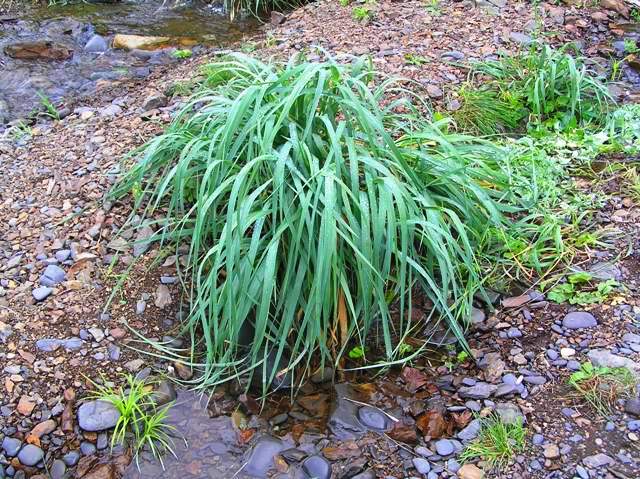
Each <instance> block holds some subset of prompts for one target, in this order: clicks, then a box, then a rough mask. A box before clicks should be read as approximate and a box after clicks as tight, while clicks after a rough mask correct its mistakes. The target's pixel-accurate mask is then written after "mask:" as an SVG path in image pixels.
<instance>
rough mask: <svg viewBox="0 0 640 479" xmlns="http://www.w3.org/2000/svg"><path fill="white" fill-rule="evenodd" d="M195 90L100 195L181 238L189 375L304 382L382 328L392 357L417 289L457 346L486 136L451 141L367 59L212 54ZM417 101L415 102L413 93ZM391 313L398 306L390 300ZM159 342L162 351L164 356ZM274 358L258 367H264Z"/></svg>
mask: <svg viewBox="0 0 640 479" xmlns="http://www.w3.org/2000/svg"><path fill="white" fill-rule="evenodd" d="M206 71H207V72H208V73H207V75H208V78H207V80H206V81H205V83H204V85H205V87H204V89H203V90H202V91H201V92H200V93H198V94H197V95H195V96H194V97H193V98H192V99H191V100H190V101H189V102H188V103H187V104H186V106H185V108H184V109H183V110H182V112H181V113H180V114H179V115H178V116H177V118H176V119H175V121H174V122H173V123H172V124H171V126H170V127H169V128H168V130H167V131H166V132H165V133H164V134H163V135H161V136H159V137H157V138H155V139H154V140H152V141H151V142H149V143H148V144H147V145H146V146H144V147H143V148H142V149H141V150H140V151H138V152H137V154H136V160H137V161H136V163H135V164H134V165H133V167H132V168H131V169H130V170H129V171H128V172H127V173H126V175H125V176H124V177H122V178H121V179H120V181H119V182H118V184H117V186H116V188H115V189H114V191H113V192H112V194H113V196H114V197H116V198H122V197H123V196H125V195H129V194H130V193H131V192H132V191H139V192H140V193H139V194H137V195H136V202H135V208H134V209H135V211H136V213H138V214H141V216H143V217H145V218H147V219H154V220H156V222H157V224H158V227H159V232H158V236H160V237H162V239H163V241H164V242H165V243H169V244H173V245H175V246H176V247H179V246H180V245H181V244H182V243H185V242H187V243H189V244H190V246H189V253H188V255H187V258H188V260H189V269H188V273H189V274H190V275H191V280H192V281H191V283H192V284H193V287H192V289H191V290H190V299H191V312H190V316H189V323H188V327H189V328H190V329H191V331H192V332H193V337H194V338H195V339H197V340H196V341H195V342H196V344H195V348H196V352H198V351H203V356H202V361H201V362H200V363H199V364H198V365H197V367H198V369H200V370H202V373H203V374H202V376H200V378H199V379H198V381H199V384H200V385H201V386H209V385H211V384H214V383H218V382H220V381H225V380H228V379H230V378H235V377H238V376H241V375H244V374H249V375H257V377H258V378H259V380H260V382H261V384H262V386H263V389H264V390H265V391H266V388H267V386H268V385H269V384H270V383H272V382H273V381H274V378H276V376H277V375H281V374H283V373H289V374H291V375H292V376H294V378H295V379H294V382H298V381H300V382H301V381H302V380H303V379H304V377H305V376H306V375H307V374H308V373H309V371H312V370H314V367H312V366H315V364H314V363H320V364H326V363H330V364H334V363H336V362H337V361H338V360H339V358H341V357H343V356H346V352H347V351H349V350H352V348H353V347H354V346H360V347H361V348H362V351H365V350H366V351H370V349H369V348H365V343H367V340H369V342H372V339H373V338H375V339H377V342H376V347H375V348H374V349H376V348H377V350H378V351H379V355H378V358H376V359H380V356H381V357H382V362H381V363H378V362H377V361H367V359H366V358H364V360H365V361H364V362H365V364H368V365H369V366H370V367H374V366H375V367H378V366H381V365H385V364H389V363H390V362H393V361H395V360H405V359H406V358H400V356H401V355H400V349H401V345H402V344H403V343H404V342H403V340H404V338H406V337H407V336H408V335H410V334H411V333H412V332H413V331H415V328H416V327H420V328H421V327H424V324H423V321H420V322H418V323H416V322H412V320H411V314H409V313H410V311H411V298H412V295H413V294H414V292H415V291H417V290H419V291H420V292H421V294H423V295H424V296H426V297H427V298H428V299H429V300H430V301H431V302H432V303H433V305H434V313H435V314H434V318H440V319H438V320H442V321H446V323H447V324H448V326H449V327H450V328H451V330H452V331H453V333H454V334H455V335H456V336H457V337H458V338H459V339H460V340H461V341H464V338H463V332H464V318H467V317H468V315H469V312H470V307H471V302H472V299H473V296H474V294H475V293H476V292H478V291H480V290H481V280H480V277H479V275H478V264H477V262H476V257H475V255H474V248H475V245H476V244H477V241H478V240H479V237H480V235H481V231H482V230H484V229H485V228H486V227H487V225H488V224H493V223H494V222H495V223H499V222H500V221H501V215H500V212H499V210H498V209H497V208H496V203H495V201H494V200H493V198H492V195H493V192H491V190H489V189H486V188H484V187H482V185H481V181H483V180H484V179H486V178H495V177H496V176H499V173H498V172H495V171H493V170H490V169H488V168H485V166H484V159H483V158H484V156H482V155H478V154H477V153H476V152H477V151H478V150H482V149H484V150H486V156H488V157H491V154H490V151H493V150H494V149H493V148H492V147H491V146H490V145H488V144H484V143H482V144H480V145H476V146H475V147H474V146H473V144H472V141H475V140H473V139H469V138H468V137H464V136H461V135H449V134H447V133H446V132H445V131H443V130H442V129H441V126H440V125H437V124H436V125H434V124H431V123H429V122H427V121H425V120H424V119H422V117H421V116H420V115H419V114H418V113H417V112H416V110H415V108H414V107H413V106H412V104H411V103H410V102H409V101H408V100H407V99H406V98H404V99H403V98H401V97H400V98H399V99H398V100H395V101H391V102H386V103H384V106H383V103H382V100H383V99H385V98H387V95H388V94H390V93H391V92H393V91H395V93H396V94H400V95H401V96H402V95H403V96H405V97H406V96H407V95H408V93H407V92H405V91H402V90H394V88H396V87H395V86H394V85H395V83H393V82H390V81H383V82H381V83H379V84H378V86H374V87H372V86H371V85H372V83H371V82H372V80H373V78H374V74H375V73H374V72H373V71H372V70H371V65H370V63H369V62H368V61H365V60H357V61H354V63H352V64H351V65H346V66H345V65H339V64H336V63H334V62H332V61H328V62H325V63H307V62H302V63H295V62H290V63H288V64H286V65H270V64H265V63H262V62H260V61H258V60H255V59H252V58H248V57H245V56H242V55H233V56H231V57H227V58H223V59H221V60H219V61H218V62H216V63H214V64H212V65H210V66H209V67H208V68H207V69H206ZM416 101H417V100H416ZM393 310H395V311H397V313H396V314H394V313H393V312H392V311H393ZM165 352H166V354H170V351H165ZM274 363H275V364H278V365H281V367H279V368H270V367H269V366H268V364H274Z"/></svg>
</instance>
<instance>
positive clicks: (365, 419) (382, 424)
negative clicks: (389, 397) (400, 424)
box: [358, 406, 387, 431]
mask: <svg viewBox="0 0 640 479" xmlns="http://www.w3.org/2000/svg"><path fill="white" fill-rule="evenodd" d="M358 419H359V420H360V422H361V423H362V424H363V425H364V426H366V427H368V428H370V429H375V430H377V431H384V430H385V429H386V428H387V418H386V416H385V415H384V414H383V413H382V412H381V411H379V410H378V409H376V408H373V407H370V406H363V407H361V408H360V409H358Z"/></svg>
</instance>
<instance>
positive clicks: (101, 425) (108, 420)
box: [78, 400, 120, 432]
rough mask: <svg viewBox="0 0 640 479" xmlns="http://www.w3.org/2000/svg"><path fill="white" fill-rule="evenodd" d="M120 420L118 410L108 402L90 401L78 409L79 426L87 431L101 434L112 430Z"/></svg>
mask: <svg viewBox="0 0 640 479" xmlns="http://www.w3.org/2000/svg"><path fill="white" fill-rule="evenodd" d="M118 419H120V413H119V412H118V410H117V409H116V408H115V407H114V406H113V405H112V404H111V403H110V402H107V401H101V400H96V401H90V402H86V403H84V404H82V405H81V406H80V407H79V408H78V424H79V425H80V428H81V429H83V430H85V431H90V432H99V431H104V430H106V429H110V428H112V427H114V426H115V425H116V423H117V422H118Z"/></svg>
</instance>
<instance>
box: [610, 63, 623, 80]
mask: <svg viewBox="0 0 640 479" xmlns="http://www.w3.org/2000/svg"><path fill="white" fill-rule="evenodd" d="M622 62H623V61H622V60H612V61H611V76H610V77H609V79H610V80H611V81H618V80H620V77H621V76H622Z"/></svg>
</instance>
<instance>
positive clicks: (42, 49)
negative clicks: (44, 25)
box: [4, 40, 73, 60]
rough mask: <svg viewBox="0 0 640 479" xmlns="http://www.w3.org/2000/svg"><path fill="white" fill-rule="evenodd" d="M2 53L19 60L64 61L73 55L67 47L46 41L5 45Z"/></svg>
mask: <svg viewBox="0 0 640 479" xmlns="http://www.w3.org/2000/svg"><path fill="white" fill-rule="evenodd" d="M4 52H5V53H6V54H7V55H9V56H10V57H11V58H19V59H21V60H66V59H67V58H69V57H71V55H72V54H73V50H71V49H70V48H68V47H67V46H65V45H61V44H59V43H54V42H49V41H46V40H43V41H36V42H22V43H14V44H13V45H7V46H6V47H5V48H4Z"/></svg>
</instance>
